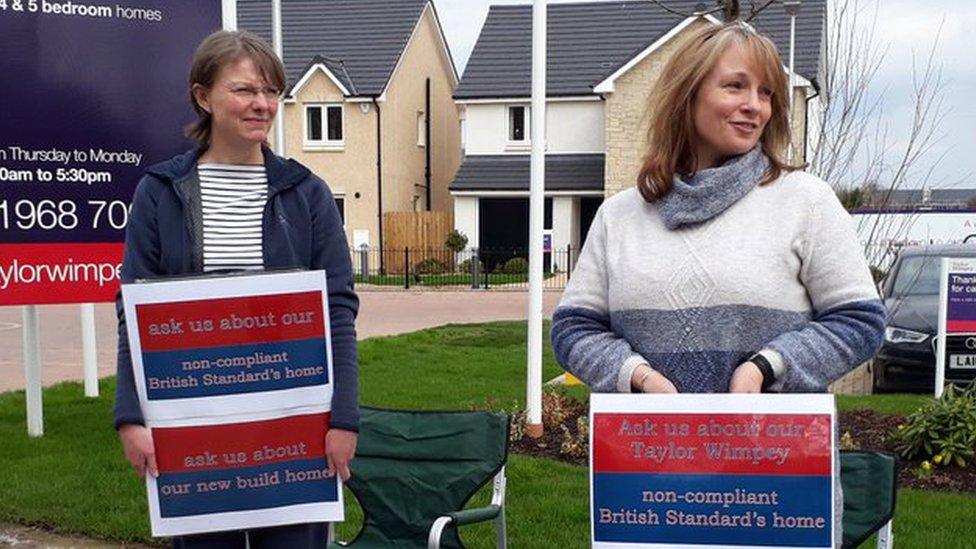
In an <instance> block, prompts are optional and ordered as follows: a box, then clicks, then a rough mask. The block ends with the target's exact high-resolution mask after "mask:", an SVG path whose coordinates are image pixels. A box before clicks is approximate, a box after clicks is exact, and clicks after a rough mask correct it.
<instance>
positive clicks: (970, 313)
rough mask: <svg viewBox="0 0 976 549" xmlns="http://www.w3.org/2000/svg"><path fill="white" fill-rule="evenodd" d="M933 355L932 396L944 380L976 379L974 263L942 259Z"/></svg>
mask: <svg viewBox="0 0 976 549" xmlns="http://www.w3.org/2000/svg"><path fill="white" fill-rule="evenodd" d="M936 341H937V344H936V352H935V396H937V397H938V396H942V391H943V390H944V388H945V383H946V380H947V379H948V380H950V381H961V382H968V381H970V380H972V379H973V377H974V376H976V259H965V258H949V257H943V258H942V276H941V278H940V284H939V336H938V338H937V339H936Z"/></svg>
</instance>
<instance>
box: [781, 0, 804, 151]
mask: <svg viewBox="0 0 976 549" xmlns="http://www.w3.org/2000/svg"><path fill="white" fill-rule="evenodd" d="M783 7H785V8H786V13H788V14H789V15H790V74H789V78H790V93H789V95H790V113H789V123H790V135H791V137H790V146H789V147H788V148H787V149H786V161H787V162H793V137H792V132H793V67H794V65H793V58H794V53H795V49H796V48H795V45H796V14H797V12H799V11H800V2H799V0H795V1H787V2H783ZM804 131H806V128H804Z"/></svg>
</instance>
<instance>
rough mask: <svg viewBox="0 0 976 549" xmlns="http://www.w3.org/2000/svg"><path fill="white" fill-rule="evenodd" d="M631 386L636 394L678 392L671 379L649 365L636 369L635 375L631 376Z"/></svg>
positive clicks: (642, 365)
mask: <svg viewBox="0 0 976 549" xmlns="http://www.w3.org/2000/svg"><path fill="white" fill-rule="evenodd" d="M630 386H631V388H632V389H633V390H634V392H638V393H677V392H678V389H677V388H676V387H675V386H674V383H671V380H670V379H668V378H666V377H664V374H662V373H661V372H658V371H657V370H655V369H654V368H651V367H650V366H649V365H647V364H641V365H639V366H637V367H636V368H634V373H632V374H631V375H630Z"/></svg>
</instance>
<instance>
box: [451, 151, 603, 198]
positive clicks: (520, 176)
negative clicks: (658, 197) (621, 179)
mask: <svg viewBox="0 0 976 549" xmlns="http://www.w3.org/2000/svg"><path fill="white" fill-rule="evenodd" d="M530 162H531V158H530V157H529V155H523V154H520V155H501V154H499V155H470V156H466V157H465V158H464V161H463V162H462V163H461V167H460V169H458V172H457V175H456V176H455V177H454V181H453V182H452V183H451V187H450V189H451V190H452V191H528V190H529V177H530V173H529V166H530ZM603 164H604V161H603V155H602V154H550V155H548V156H546V190H547V191H603Z"/></svg>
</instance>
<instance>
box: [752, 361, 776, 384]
mask: <svg viewBox="0 0 976 549" xmlns="http://www.w3.org/2000/svg"><path fill="white" fill-rule="evenodd" d="M749 362H751V363H753V364H755V365H756V366H757V367H759V371H760V372H762V376H763V381H762V392H764V393H765V392H766V390H767V389H769V386H770V385H772V384H773V383H774V382H775V381H776V374H774V373H773V365H772V364H770V363H769V360H767V359H766V357H764V356H763V355H762V353H754V354H753V355H752V356H750V357H749Z"/></svg>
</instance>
